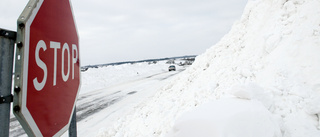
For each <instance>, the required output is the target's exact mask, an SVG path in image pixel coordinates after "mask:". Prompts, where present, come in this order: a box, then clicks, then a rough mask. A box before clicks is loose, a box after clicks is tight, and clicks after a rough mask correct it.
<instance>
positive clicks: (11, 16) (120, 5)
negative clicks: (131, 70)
mask: <svg viewBox="0 0 320 137" xmlns="http://www.w3.org/2000/svg"><path fill="white" fill-rule="evenodd" d="M246 3H247V0H72V6H73V11H74V14H75V15H74V16H75V18H76V23H77V26H78V33H79V36H80V56H81V66H84V65H90V64H91V65H94V64H104V63H111V62H120V61H132V60H143V59H153V58H163V57H174V56H183V55H199V54H201V53H203V52H205V50H206V49H208V48H210V47H211V46H213V45H214V44H215V43H217V42H218V41H219V40H220V39H221V38H222V37H223V35H225V34H226V33H227V32H228V31H229V30H230V28H231V26H232V24H233V23H234V22H235V21H236V20H238V19H240V16H241V14H242V11H243V9H244V7H245V5H246ZM26 4H27V0H1V3H0V12H1V13H2V14H1V15H0V20H1V21H0V28H3V29H9V30H14V31H16V20H17V18H18V17H19V15H20V13H21V12H22V10H23V8H24V7H25V5H26Z"/></svg>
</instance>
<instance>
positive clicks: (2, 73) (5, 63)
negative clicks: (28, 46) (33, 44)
mask: <svg viewBox="0 0 320 137" xmlns="http://www.w3.org/2000/svg"><path fill="white" fill-rule="evenodd" d="M15 39H16V33H15V32H13V31H8V30H4V29H1V28H0V121H1V122H0V129H1V130H0V137H8V136H9V123H10V104H11V101H12V95H11V85H12V67H13V51H14V50H13V49H14V42H15Z"/></svg>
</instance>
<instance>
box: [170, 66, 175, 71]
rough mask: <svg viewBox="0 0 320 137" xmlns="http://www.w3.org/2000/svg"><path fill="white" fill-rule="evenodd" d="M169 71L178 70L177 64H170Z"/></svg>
mask: <svg viewBox="0 0 320 137" xmlns="http://www.w3.org/2000/svg"><path fill="white" fill-rule="evenodd" d="M168 70H169V71H176V66H174V65H171V66H169V69H168Z"/></svg>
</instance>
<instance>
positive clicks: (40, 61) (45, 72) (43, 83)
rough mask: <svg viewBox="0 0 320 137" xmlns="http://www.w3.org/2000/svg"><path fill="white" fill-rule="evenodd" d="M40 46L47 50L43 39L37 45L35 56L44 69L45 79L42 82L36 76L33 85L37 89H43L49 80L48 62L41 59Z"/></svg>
mask: <svg viewBox="0 0 320 137" xmlns="http://www.w3.org/2000/svg"><path fill="white" fill-rule="evenodd" d="M40 48H42V49H43V51H46V50H47V46H46V43H45V42H44V41H43V40H40V41H39V42H38V44H37V47H36V51H35V58H36V63H37V65H38V66H39V67H40V68H41V69H42V70H43V79H42V81H41V82H39V81H38V78H34V79H33V85H34V87H35V88H36V90H38V91H40V90H41V89H43V87H44V85H45V84H46V81H47V75H48V74H47V73H48V70H47V66H46V64H45V63H44V62H43V61H42V60H41V59H40V57H39V50H40Z"/></svg>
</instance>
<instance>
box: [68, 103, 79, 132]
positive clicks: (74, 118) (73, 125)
mask: <svg viewBox="0 0 320 137" xmlns="http://www.w3.org/2000/svg"><path fill="white" fill-rule="evenodd" d="M76 113H77V109H76V107H74V110H73V115H72V119H71V123H70V126H69V137H77V114H76Z"/></svg>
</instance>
